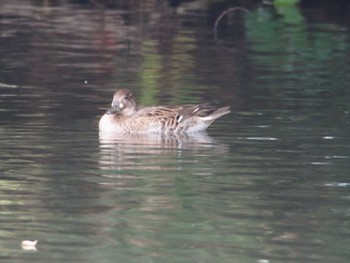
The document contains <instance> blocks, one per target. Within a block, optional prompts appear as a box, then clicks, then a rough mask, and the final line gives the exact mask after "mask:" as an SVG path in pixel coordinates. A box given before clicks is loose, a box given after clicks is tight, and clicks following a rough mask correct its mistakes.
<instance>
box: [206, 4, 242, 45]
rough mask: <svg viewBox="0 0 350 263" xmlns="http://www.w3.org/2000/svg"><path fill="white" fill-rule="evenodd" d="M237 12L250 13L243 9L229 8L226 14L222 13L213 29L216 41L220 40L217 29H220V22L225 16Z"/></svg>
mask: <svg viewBox="0 0 350 263" xmlns="http://www.w3.org/2000/svg"><path fill="white" fill-rule="evenodd" d="M237 10H240V11H244V12H246V13H249V11H248V10H247V9H245V8H243V7H231V8H228V9H226V10H225V11H224V12H222V13H221V14H220V15H219V17H218V18H217V19H216V20H215V24H214V27H213V33H214V39H215V40H217V38H218V35H217V33H218V32H217V28H218V25H219V22H220V20H221V19H222V18H223V17H224V16H225V15H227V14H228V13H230V12H235V11H237Z"/></svg>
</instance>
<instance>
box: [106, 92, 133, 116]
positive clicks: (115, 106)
mask: <svg viewBox="0 0 350 263" xmlns="http://www.w3.org/2000/svg"><path fill="white" fill-rule="evenodd" d="M111 106H112V107H111V108H110V109H109V110H108V111H107V114H115V113H119V114H123V115H125V116H130V115H132V114H134V113H135V112H136V102H135V100H134V96H133V94H132V92H131V91H130V90H128V89H120V90H118V91H117V92H116V93H114V96H113V101H112V104H111Z"/></svg>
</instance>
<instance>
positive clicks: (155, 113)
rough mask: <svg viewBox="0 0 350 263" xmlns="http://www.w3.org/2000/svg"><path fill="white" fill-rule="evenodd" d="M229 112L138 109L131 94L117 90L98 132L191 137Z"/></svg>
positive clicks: (185, 107) (209, 108)
mask: <svg viewBox="0 0 350 263" xmlns="http://www.w3.org/2000/svg"><path fill="white" fill-rule="evenodd" d="M229 112H230V108H229V107H228V106H227V107H222V108H216V107H214V106H211V105H209V104H199V105H183V106H169V107H166V106H154V107H138V106H137V105H136V102H135V100H134V97H133V94H132V93H131V91H129V90H127V89H120V90H118V91H117V92H116V93H115V94H114V97H113V101H112V107H111V109H109V110H108V111H107V112H106V114H105V115H103V116H102V118H101V119H100V123H99V129H100V131H108V132H118V133H166V134H169V133H183V132H187V133H192V132H198V131H203V130H205V129H206V128H207V127H208V126H209V125H210V124H211V123H212V122H213V121H214V120H215V119H217V118H219V117H221V116H223V115H225V114H228V113H229Z"/></svg>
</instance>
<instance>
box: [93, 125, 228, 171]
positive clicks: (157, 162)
mask: <svg viewBox="0 0 350 263" xmlns="http://www.w3.org/2000/svg"><path fill="white" fill-rule="evenodd" d="M99 139H100V153H101V154H100V162H99V164H100V169H101V170H105V171H106V170H130V169H132V170H133V171H134V172H135V171H138V172H142V171H145V170H163V171H169V170H182V169H184V168H185V167H186V168H190V167H192V168H195V169H197V168H198V167H200V165H201V164H200V163H201V162H204V163H205V164H206V165H204V166H203V167H204V168H205V167H206V166H208V164H209V165H210V159H211V156H213V155H215V156H217V155H218V154H225V153H227V151H228V147H227V146H226V145H224V144H221V143H219V142H218V141H217V140H215V139H213V138H212V137H210V136H208V134H207V133H206V132H201V133H196V134H192V135H188V134H177V135H174V134H172V135H164V134H163V135H159V134H148V135H140V134H117V133H109V132H100V134H99Z"/></svg>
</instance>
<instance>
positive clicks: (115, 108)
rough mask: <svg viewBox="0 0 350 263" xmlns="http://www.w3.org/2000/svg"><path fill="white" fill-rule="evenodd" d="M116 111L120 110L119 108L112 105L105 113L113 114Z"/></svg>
mask: <svg viewBox="0 0 350 263" xmlns="http://www.w3.org/2000/svg"><path fill="white" fill-rule="evenodd" d="M117 112H120V108H119V106H118V105H115V106H113V107H112V108H110V109H108V110H107V112H106V114H108V115H109V114H115V113H117Z"/></svg>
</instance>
